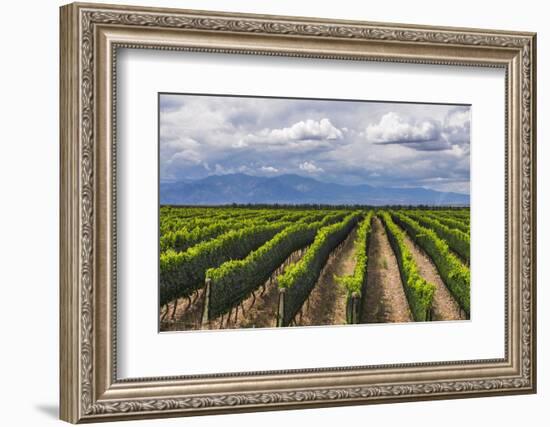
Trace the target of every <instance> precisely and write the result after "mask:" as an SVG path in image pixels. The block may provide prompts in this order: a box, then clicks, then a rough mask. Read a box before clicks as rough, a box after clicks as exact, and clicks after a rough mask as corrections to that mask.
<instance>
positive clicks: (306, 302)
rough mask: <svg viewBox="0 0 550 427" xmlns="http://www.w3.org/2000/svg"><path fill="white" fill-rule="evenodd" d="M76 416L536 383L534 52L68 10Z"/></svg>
mask: <svg viewBox="0 0 550 427" xmlns="http://www.w3.org/2000/svg"><path fill="white" fill-rule="evenodd" d="M60 22H61V49H60V52H61V85H60V88H61V94H60V97H61V98H60V100H61V103H60V105H61V107H60V108H61V111H60V123H61V124H60V134H61V177H60V178H61V207H60V209H61V227H60V228H61V238H60V254H61V283H60V293H61V303H60V306H61V313H60V325H61V335H60V336H61V348H60V372H61V378H60V383H61V404H60V406H61V411H60V412H61V418H62V419H63V420H66V421H69V422H72V423H78V422H90V421H108V420H119V419H120V420H122V419H130V418H154V417H168V416H186V415H201V414H216V413H227V412H243V411H258V410H275V409H285V408H307V407H320V406H331V405H355V404H369V403H383V402H402V401H410V400H428V399H442V398H462V397H478V396H487V395H496V394H520V393H534V392H535V391H536V331H535V326H536V317H535V316H536V298H535V297H536V286H535V278H536V253H535V248H536V242H535V236H536V217H535V215H536V182H535V177H536V173H535V172H536V171H535V155H536V146H535V137H536V134H535V132H536V129H535V122H536V117H535V105H536V102H535V93H536V90H535V89H536V86H535V84H536V45H535V41H536V36H535V34H533V33H519V32H509V31H495V30H480V29H462V28H439V27H423V26H412V25H402V24H382V23H369V22H354V21H332V20H324V19H315V18H297V17H282V16H263V15H244V14H231V13H217V12H203V11H190V10H175V9H158V8H142V7H129V6H110V5H93V4H71V5H67V6H63V7H62V8H61V20H60Z"/></svg>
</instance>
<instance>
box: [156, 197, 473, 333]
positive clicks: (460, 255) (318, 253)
mask: <svg viewBox="0 0 550 427" xmlns="http://www.w3.org/2000/svg"><path fill="white" fill-rule="evenodd" d="M159 248H160V293H159V295H160V298H159V302H160V329H161V331H170V330H197V329H226V328H263V327H285V326H313V325H343V324H357V323H389V322H410V321H437V320H464V319H469V317H470V268H469V263H470V211H469V209H467V208H438V209H421V208H413V209H404V208H396V209H370V208H363V207H358V208H336V207H334V208H324V207H321V206H319V207H316V208H313V207H311V206H307V207H284V206H281V207H277V206H269V207H265V208H264V207H236V206H234V207H175V206H162V207H161V209H160V242H159Z"/></svg>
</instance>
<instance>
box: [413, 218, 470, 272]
mask: <svg viewBox="0 0 550 427" xmlns="http://www.w3.org/2000/svg"><path fill="white" fill-rule="evenodd" d="M406 215H407V216H409V217H410V218H412V219H414V220H415V221H417V222H418V223H419V224H420V225H422V226H424V227H426V228H429V229H431V230H433V231H435V232H436V234H437V235H438V236H439V237H440V238H442V239H443V240H445V242H446V243H447V244H448V245H449V247H450V248H451V249H452V250H453V251H455V252H456V253H457V254H458V255H460V256H461V257H462V259H463V260H465V261H466V262H467V263H470V236H469V235H467V234H466V233H463V232H462V231H460V230H457V229H454V228H449V227H447V226H446V225H444V224H442V223H441V222H439V221H438V220H436V219H433V218H430V217H429V216H427V215H424V212H422V211H412V210H411V211H407V212H406Z"/></svg>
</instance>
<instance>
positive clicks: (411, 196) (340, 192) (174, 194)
mask: <svg viewBox="0 0 550 427" xmlns="http://www.w3.org/2000/svg"><path fill="white" fill-rule="evenodd" d="M160 203H161V204H174V205H225V204H231V203H236V204H249V203H250V204H275V203H278V204H327V205H345V204H362V205H373V206H380V205H460V206H464V205H469V204H470V196H469V195H466V194H459V193H448V192H441V191H435V190H428V189H425V188H418V187H415V188H389V187H374V186H370V185H341V184H330V183H325V182H320V181H317V180H315V179H313V178H308V177H303V176H299V175H279V176H274V177H259V176H251V175H246V174H230V175H211V176H209V177H207V178H204V179H199V180H195V181H189V180H186V181H177V182H170V183H167V182H162V183H161V184H160Z"/></svg>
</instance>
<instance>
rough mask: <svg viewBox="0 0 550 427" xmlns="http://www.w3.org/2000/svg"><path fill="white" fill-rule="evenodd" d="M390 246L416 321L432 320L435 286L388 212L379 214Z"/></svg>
mask: <svg viewBox="0 0 550 427" xmlns="http://www.w3.org/2000/svg"><path fill="white" fill-rule="evenodd" d="M379 215H380V218H381V219H382V223H383V224H384V228H385V229H386V233H387V235H388V239H389V241H390V245H391V247H392V249H393V252H394V254H395V258H396V259H397V264H398V266H399V272H400V274H401V280H402V282H403V288H404V290H405V295H406V297H407V301H408V302H409V307H410V309H411V312H412V315H413V317H414V320H416V321H426V320H430V312H431V308H432V303H433V296H434V293H435V285H434V284H432V283H429V282H427V281H426V280H425V279H424V278H423V277H422V276H421V275H420V272H419V270H418V266H417V265H416V262H415V261H414V258H413V256H412V254H411V252H410V251H409V249H408V247H407V245H406V244H405V234H404V232H403V231H402V230H401V229H400V228H399V227H398V226H397V225H396V224H395V223H394V222H393V220H392V217H391V216H390V214H389V213H388V212H386V211H383V212H380V213H379Z"/></svg>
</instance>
